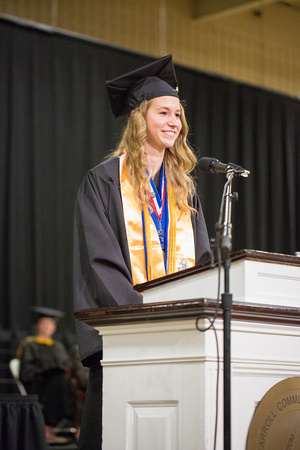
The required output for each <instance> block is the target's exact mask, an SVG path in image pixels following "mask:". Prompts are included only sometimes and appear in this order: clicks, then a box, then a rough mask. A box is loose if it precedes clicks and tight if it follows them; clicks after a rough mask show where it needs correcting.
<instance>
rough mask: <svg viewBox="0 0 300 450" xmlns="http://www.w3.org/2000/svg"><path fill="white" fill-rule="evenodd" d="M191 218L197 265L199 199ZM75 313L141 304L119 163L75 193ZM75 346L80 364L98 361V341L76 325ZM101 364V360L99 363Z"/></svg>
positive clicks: (108, 164)
mask: <svg viewBox="0 0 300 450" xmlns="http://www.w3.org/2000/svg"><path fill="white" fill-rule="evenodd" d="M193 207H194V208H195V209H196V210H197V211H198V215H196V214H193V215H192V226H193V231H194V241H195V262H196V264H200V263H201V262H205V261H208V260H209V259H210V255H211V253H210V246H209V240H208V236H207V229H206V225H205V221H204V217H203V213H202V208H201V203H200V200H199V197H198V196H197V195H195V196H194V199H193ZM74 238H75V245H74V297H75V311H80V310H81V309H86V308H97V307H110V306H118V305H130V304H136V303H142V301H143V297H142V295H141V294H140V293H138V292H137V291H135V290H134V289H133V285H132V275H131V266H130V257H129V250H128V243H127V235H126V229H125V223H124V215H123V207H122V199H121V194H120V175H119V158H110V159H108V160H106V161H105V162H104V163H101V164H99V165H98V166H96V167H95V168H94V169H92V170H90V171H89V172H88V173H87V175H86V177H85V178H84V180H83V183H82V185H81V187H80V189H79V192H78V196H77V202H76V209H75V230H74ZM76 328H77V341H78V345H79V351H80V355H81V359H82V360H83V363H84V364H87V365H92V364H93V363H95V362H96V359H95V360H94V361H93V357H92V355H97V356H96V358H98V356H99V354H100V352H101V349H102V343H101V337H100V336H99V335H98V333H97V331H95V330H94V328H93V327H91V326H89V325H87V324H85V323H84V322H79V321H76ZM98 363H99V359H98Z"/></svg>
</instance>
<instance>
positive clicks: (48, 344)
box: [17, 307, 78, 443]
mask: <svg viewBox="0 0 300 450" xmlns="http://www.w3.org/2000/svg"><path fill="white" fill-rule="evenodd" d="M33 311H34V313H35V314H36V320H35V329H36V335H35V336H28V337H26V338H25V339H23V340H22V341H21V343H20V345H19V347H18V350H17V358H19V359H20V361H21V364H20V380H21V381H22V382H23V384H24V386H25V388H26V390H27V392H28V394H37V395H38V397H39V402H40V403H41V404H42V407H43V413H44V419H45V425H46V438H47V441H48V442H53V443H54V442H58V441H61V439H57V438H58V437H56V436H55V434H54V431H53V428H54V427H60V426H61V424H62V423H63V422H64V423H68V424H69V426H70V425H72V426H76V425H78V413H77V407H76V402H75V394H74V387H73V386H72V383H71V380H70V358H69V354H68V352H67V350H66V348H65V346H64V345H63V344H62V343H61V342H59V341H57V340H54V339H53V338H52V336H53V335H54V333H55V331H56V329H57V322H58V319H59V317H62V316H63V315H64V314H63V313H62V312H61V311H57V310H55V309H52V308H45V307H35V308H33ZM76 422H77V423H76Z"/></svg>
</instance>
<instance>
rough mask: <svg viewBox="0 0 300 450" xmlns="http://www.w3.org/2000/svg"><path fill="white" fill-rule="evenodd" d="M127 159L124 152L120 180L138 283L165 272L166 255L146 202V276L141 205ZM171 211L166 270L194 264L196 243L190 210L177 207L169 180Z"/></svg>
mask: <svg viewBox="0 0 300 450" xmlns="http://www.w3.org/2000/svg"><path fill="white" fill-rule="evenodd" d="M124 160H125V154H123V155H122V156H121V157H120V182H121V194H122V202H123V210H124V220H125V226H126V233H127V240H128V246H129V254H130V261H131V271H132V278H133V285H135V284H139V283H144V282H146V281H150V280H153V279H155V278H160V277H163V276H165V275H166V271H165V255H164V252H163V250H162V248H161V245H160V241H159V237H158V233H157V230H156V226H155V224H154V222H153V220H152V217H151V215H150V214H149V211H148V208H147V206H146V205H143V211H144V223H145V240H146V250H147V260H148V266H147V268H148V280H147V275H146V273H147V272H146V262H145V250H144V238H143V223H142V213H141V207H140V204H139V203H138V201H136V199H135V196H134V193H133V187H132V185H131V184H130V183H129V180H128V178H127V173H126V168H125V167H124ZM165 206H166V205H165ZM168 212H169V229H168V246H169V250H168V262H167V274H170V273H174V272H176V271H179V270H182V269H187V268H188V267H193V266H194V265H195V244H194V232H193V227H192V221H191V214H190V212H189V213H182V214H181V215H180V212H179V210H178V208H176V207H175V199H174V195H173V189H172V187H171V186H170V184H169V183H168Z"/></svg>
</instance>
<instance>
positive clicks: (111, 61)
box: [0, 18, 300, 333]
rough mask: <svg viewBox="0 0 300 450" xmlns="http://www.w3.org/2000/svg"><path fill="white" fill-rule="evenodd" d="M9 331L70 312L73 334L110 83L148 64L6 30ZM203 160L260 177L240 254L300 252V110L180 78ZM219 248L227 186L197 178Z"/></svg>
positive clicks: (0, 66)
mask: <svg viewBox="0 0 300 450" xmlns="http://www.w3.org/2000/svg"><path fill="white" fill-rule="evenodd" d="M0 36H1V47H0V52H1V53H0V92H1V119H0V120H1V122H0V128H1V134H0V143H1V144H0V145H1V160H0V164H1V166H0V171H1V172H0V175H1V177H0V183H1V185H0V196H1V197H0V202H1V218H0V233H1V234H0V241H1V244H0V245H1V269H0V289H1V291H0V295H1V327H2V328H12V329H15V330H16V329H28V327H29V322H30V320H31V318H30V313H29V306H30V305H33V304H43V305H47V306H52V307H57V308H59V309H62V310H64V311H65V312H66V316H67V317H66V321H65V324H66V325H67V327H66V328H65V330H66V329H67V330H70V332H71V333H72V326H73V320H72V314H73V306H72V227H73V208H74V201H75V196H76V192H77V189H78V187H79V184H80V182H81V180H82V178H83V176H84V173H85V172H86V170H87V169H89V168H91V167H92V166H94V165H96V164H97V163H98V162H100V161H101V160H102V159H103V157H104V156H105V155H106V154H107V152H108V150H109V149H112V148H114V147H115V145H116V143H117V141H118V137H119V136H120V132H121V128H122V125H123V120H124V119H122V118H120V119H117V120H116V119H114V117H113V115H112V113H111V111H110V108H109V104H108V99H107V96H106V92H105V87H104V82H105V80H106V79H110V78H113V77H115V76H118V75H120V74H122V73H124V72H126V71H129V70H132V69H133V68H136V67H138V66H141V65H143V64H144V63H147V62H149V61H151V58H150V57H146V56H143V55H139V54H136V53H131V52H128V51H124V50H120V49H116V48H113V47H110V46H107V45H102V44H99V43H95V42H90V41H88V40H85V39H79V38H77V37H72V36H67V35H65V34H62V33H58V32H51V30H47V29H42V28H34V27H31V26H25V25H21V24H17V23H14V22H13V21H10V20H7V19H3V18H2V19H0ZM176 71H177V76H178V80H179V87H180V95H181V98H182V99H185V100H186V108H187V118H188V122H189V124H190V128H191V134H190V142H191V144H192V145H193V147H194V149H195V150H196V152H197V153H198V155H200V156H214V157H216V158H218V159H220V160H221V161H223V162H228V161H233V162H235V163H237V164H240V165H242V166H243V167H245V168H247V169H249V170H250V171H251V175H250V177H249V178H248V179H239V178H237V179H235V180H234V186H233V188H234V190H236V191H238V193H239V201H238V202H237V203H235V204H234V206H233V249H234V250H238V249H242V248H254V249H258V250H266V251H270V252H280V253H294V252H295V251H297V250H300V238H299V232H297V231H298V230H299V227H300V208H299V199H300V184H299V173H300V162H299V147H300V146H299V144H300V136H299V134H300V132H299V120H300V102H299V100H297V99H293V98H288V97H286V96H284V95H279V94H276V93H273V92H269V91H265V90H262V89H258V88H254V87H250V86H247V85H244V84H242V83H238V82H235V81H230V80H227V79H222V78H220V77H216V76H211V75H208V74H205V73H201V72H199V71H196V70H191V69H188V68H184V67H181V66H176ZM196 176H197V179H198V184H199V189H200V194H201V198H202V204H203V209H204V213H205V216H206V219H207V224H208V229H209V235H210V237H214V234H215V232H214V224H215V222H216V221H217V219H218V214H219V206H220V200H221V194H222V190H223V185H224V183H225V176H224V175H209V174H205V173H199V172H198V170H196Z"/></svg>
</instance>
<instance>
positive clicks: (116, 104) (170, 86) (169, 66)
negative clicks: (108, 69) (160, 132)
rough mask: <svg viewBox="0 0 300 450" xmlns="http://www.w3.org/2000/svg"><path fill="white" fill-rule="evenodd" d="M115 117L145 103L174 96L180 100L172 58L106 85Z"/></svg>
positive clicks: (158, 61)
mask: <svg viewBox="0 0 300 450" xmlns="http://www.w3.org/2000/svg"><path fill="white" fill-rule="evenodd" d="M105 86H106V89H107V93H108V96H109V101H110V105H111V109H112V111H113V113H114V115H115V117H118V116H122V115H123V114H126V113H129V112H130V111H132V110H133V109H135V108H137V107H138V106H139V105H140V104H141V103H142V101H144V100H151V99H152V98H156V97H162V96H165V95H171V96H173V97H177V98H179V96H178V92H177V90H178V83H177V78H176V73H175V69H174V65H173V61H172V55H167V56H164V57H163V58H160V59H158V60H156V61H154V62H152V63H150V64H147V65H146V66H143V67H140V68H139V69H136V70H133V71H132V72H129V73H126V74H125V75H122V76H120V77H118V78H115V79H114V80H110V81H106V83H105Z"/></svg>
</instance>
